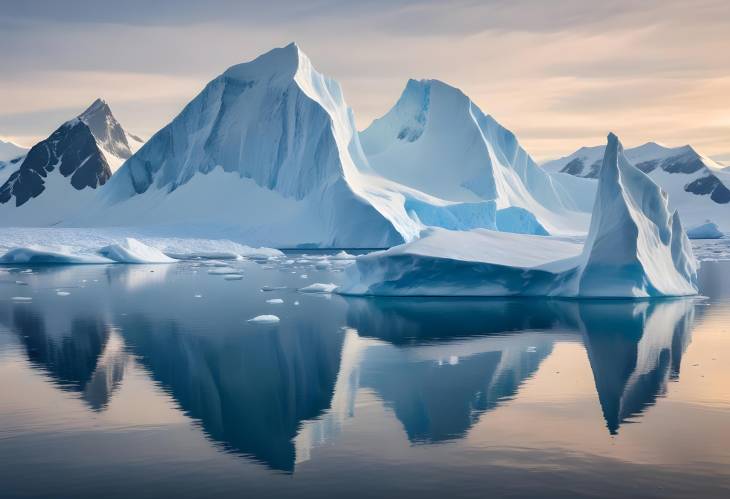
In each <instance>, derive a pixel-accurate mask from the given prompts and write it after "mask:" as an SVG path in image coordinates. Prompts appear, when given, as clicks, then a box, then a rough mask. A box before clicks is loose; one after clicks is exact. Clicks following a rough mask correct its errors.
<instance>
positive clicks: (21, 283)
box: [15, 281, 28, 286]
mask: <svg viewBox="0 0 730 499" xmlns="http://www.w3.org/2000/svg"><path fill="white" fill-rule="evenodd" d="M15 284H17V285H18V286H27V285H28V283H27V282H25V281H15Z"/></svg>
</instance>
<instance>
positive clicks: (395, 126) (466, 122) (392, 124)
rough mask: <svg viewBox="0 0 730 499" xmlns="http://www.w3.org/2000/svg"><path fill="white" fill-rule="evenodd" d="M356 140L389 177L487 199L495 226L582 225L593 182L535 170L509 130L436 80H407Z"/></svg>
mask: <svg viewBox="0 0 730 499" xmlns="http://www.w3.org/2000/svg"><path fill="white" fill-rule="evenodd" d="M360 140H361V142H362V146H363V150H364V152H365V154H366V156H367V159H368V161H369V163H370V165H371V166H372V167H373V169H375V170H376V171H377V172H378V173H379V174H381V175H383V176H385V177H387V178H389V179H392V180H394V181H396V182H399V183H401V184H404V185H407V186H409V187H412V188H415V189H418V190H420V191H422V192H425V193H427V194H430V195H432V196H436V197H439V198H442V199H446V200H449V201H456V202H484V201H493V202H494V203H495V205H496V209H497V228H498V229H499V230H502V231H508V232H525V233H535V234H544V233H546V232H548V233H551V234H573V233H580V232H583V233H585V231H586V230H587V227H588V220H589V214H588V212H589V211H590V208H591V201H590V199H591V195H592V193H593V192H594V191H595V186H592V185H590V182H585V181H578V182H576V181H575V179H568V178H565V176H563V175H551V174H548V173H546V172H545V171H544V170H542V169H540V168H539V167H538V166H537V165H536V164H535V162H534V161H533V160H532V158H531V157H530V155H529V154H528V153H527V152H526V151H525V150H524V149H523V148H522V147H521V146H520V144H519V142H518V141H517V138H516V137H515V135H514V134H513V133H512V132H510V131H509V130H507V129H506V128H504V127H503V126H501V125H500V124H499V123H498V122H497V121H496V120H494V118H492V117H491V116H489V115H486V114H484V113H483V112H482V111H481V110H480V109H479V107H478V106H477V105H476V104H474V102H473V101H472V100H471V99H469V98H468V97H467V96H466V95H464V94H463V93H462V92H461V91H460V90H459V89H457V88H454V87H452V86H449V85H447V84H445V83H443V82H440V81H438V80H421V81H415V80H410V81H409V82H408V84H407V85H406V88H405V90H404V91H403V93H402V94H401V96H400V98H399V100H398V102H397V103H396V104H395V106H394V107H393V108H392V109H391V110H390V111H389V112H388V113H387V114H386V115H385V116H383V117H382V118H379V119H377V120H375V121H374V122H373V124H372V125H370V126H369V127H368V128H367V129H366V130H364V131H363V132H361V134H360Z"/></svg>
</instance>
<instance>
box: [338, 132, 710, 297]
mask: <svg viewBox="0 0 730 499" xmlns="http://www.w3.org/2000/svg"><path fill="white" fill-rule="evenodd" d="M696 281H697V275H696V262H695V259H694V256H693V254H692V249H691V246H690V244H689V240H688V239H687V236H686V234H685V232H684V230H683V229H682V225H681V222H680V220H679V215H678V214H677V212H676V211H675V212H674V213H671V212H670V210H669V206H668V202H667V198H666V194H665V193H664V192H663V191H662V190H661V189H660V188H659V187H658V186H657V185H656V184H655V183H654V182H653V181H652V180H651V178H649V177H648V176H647V175H646V174H645V173H643V172H641V171H640V170H638V169H637V168H635V167H634V166H633V165H631V164H630V163H629V162H628V160H627V159H626V157H625V156H624V154H623V148H622V146H621V144H620V142H619V141H618V138H617V137H616V136H615V135H613V134H611V135H609V138H608V146H607V148H606V151H605V154H604V159H603V164H602V167H601V174H600V176H599V179H598V192H597V195H596V201H595V204H594V208H593V213H592V216H591V225H590V230H589V235H588V238H587V240H586V242H585V244H584V245H583V246H581V245H580V243H578V242H576V241H575V240H573V239H569V238H568V239H566V238H559V237H538V236H534V235H527V234H510V233H503V232H495V231H490V230H475V231H462V232H453V231H448V230H443V229H432V230H430V231H429V232H428V233H426V234H424V236H423V237H422V238H421V239H419V240H417V241H414V242H412V243H409V244H405V245H401V246H397V247H395V248H391V249H389V250H387V251H383V252H376V253H371V254H369V255H365V256H361V257H359V258H358V259H357V265H356V266H354V267H352V268H351V269H350V270H349V275H348V283H347V284H346V285H344V286H343V287H342V288H341V289H340V290H339V291H340V292H341V293H343V294H365V295H410V296H563V297H596V298H617V297H630V298H644V297H654V296H684V295H692V294H696V293H697V282H696Z"/></svg>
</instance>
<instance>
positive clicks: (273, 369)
mask: <svg viewBox="0 0 730 499" xmlns="http://www.w3.org/2000/svg"><path fill="white" fill-rule="evenodd" d="M125 269H126V267H125V266H120V267H119V270H117V269H111V270H110V269H107V270H105V272H106V274H105V275H106V276H107V278H108V279H109V281H108V283H109V285H110V286H116V287H118V288H119V289H120V291H119V292H121V293H122V295H120V296H119V297H115V299H108V300H107V301H106V302H103V300H104V297H102V296H99V295H97V294H95V293H91V294H89V295H88V300H86V301H81V300H80V301H77V302H72V301H66V302H64V306H63V307H61V308H59V307H56V308H48V307H46V308H39V306H37V305H36V303H35V302H34V303H29V304H22V305H9V306H8V307H7V308H2V309H0V323H3V324H5V325H7V326H8V328H9V329H11V330H12V331H14V332H15V334H16V335H17V337H18V338H19V339H20V341H21V343H22V345H23V346H24V349H25V354H26V355H27V357H28V359H29V360H30V362H31V363H32V365H34V366H37V367H38V368H39V369H41V370H43V371H44V372H45V373H47V374H48V375H49V376H50V377H51V379H53V380H54V382H55V383H56V384H57V385H58V386H60V387H62V388H63V389H65V390H72V391H75V392H78V393H81V395H82V397H83V399H84V400H85V401H86V402H87V403H88V404H89V406H90V407H91V408H93V409H94V410H100V409H103V408H104V407H105V406H106V405H107V404H108V402H109V399H110V397H111V395H112V393H113V391H114V390H115V387H117V386H118V385H119V383H120V381H121V380H122V377H123V375H124V371H125V366H126V365H127V358H128V353H127V352H129V354H133V355H135V356H136V357H137V358H138V364H139V365H141V366H143V367H144V369H145V370H146V372H147V373H148V374H149V376H150V377H151V378H152V379H153V380H154V381H155V382H156V383H157V384H159V385H160V386H161V387H162V388H163V389H164V390H165V391H166V392H168V393H169V394H170V395H171V396H172V397H173V398H174V399H175V400H176V402H177V404H178V405H179V407H180V409H181V410H182V411H183V412H184V413H185V414H187V415H188V416H189V417H191V418H193V419H194V420H195V421H196V422H197V424H198V425H199V426H200V428H201V429H202V431H203V432H204V433H205V434H206V435H207V436H208V437H209V438H210V439H211V440H212V441H214V442H216V443H218V444H220V445H221V446H222V447H223V448H225V449H226V450H227V451H229V452H233V453H236V454H241V455H246V456H250V457H251V458H253V459H255V460H256V461H258V462H260V463H264V464H266V465H267V466H269V467H270V468H272V469H275V470H282V471H287V472H290V471H292V470H293V469H294V467H295V465H296V463H297V462H301V461H304V460H307V459H310V457H311V450H312V448H314V447H315V446H318V445H321V444H323V443H326V442H328V441H331V440H332V439H334V438H335V437H336V436H337V435H338V434H339V433H340V432H341V431H342V427H343V422H344V421H345V420H346V419H347V418H350V417H352V416H353V414H354V413H355V410H356V406H355V398H356V395H357V393H358V391H359V390H361V389H367V390H369V391H371V392H372V393H374V394H376V395H377V396H378V397H379V398H380V399H381V400H382V401H383V403H384V404H385V405H386V407H388V408H389V409H390V410H391V411H392V413H393V414H394V415H395V417H397V418H398V420H399V421H400V422H401V424H402V425H403V428H404V430H405V432H406V434H407V437H408V439H409V440H410V441H411V442H414V443H435V442H441V441H446V440H450V439H458V438H463V437H464V436H465V435H466V434H467V433H468V432H469V430H470V428H472V427H473V425H474V424H475V423H476V422H477V421H478V420H479V419H480V418H482V417H484V416H485V415H486V414H487V413H488V412H489V411H493V410H498V408H499V407H500V406H501V405H503V404H504V403H506V402H508V401H509V400H511V399H512V398H514V397H516V396H519V395H518V393H519V390H520V387H521V385H523V384H524V383H525V381H526V380H528V379H530V378H531V377H532V376H534V375H535V374H536V373H537V372H538V370H539V368H540V365H541V363H542V362H543V361H544V360H545V359H546V358H547V357H549V356H550V354H551V353H552V351H553V348H554V345H555V344H556V343H557V342H561V341H571V342H580V341H582V342H584V344H585V347H586V350H587V353H588V358H589V360H590V364H591V368H592V370H593V376H594V379H595V386H596V390H597V393H598V399H599V401H600V405H601V408H602V410H603V416H604V418H605V421H606V425H607V426H608V429H609V431H610V432H611V433H616V432H617V431H618V429H619V427H620V425H621V424H622V423H623V422H626V421H629V420H632V419H635V418H636V416H637V415H639V414H641V413H642V411H644V410H645V409H646V407H648V406H650V405H652V404H654V403H655V402H656V399H657V397H659V396H661V395H662V394H664V393H665V391H666V387H667V382H668V381H669V380H670V379H673V378H676V377H677V376H678V373H679V366H680V361H681V357H682V354H683V352H684V350H685V348H686V346H687V344H688V342H689V339H690V332H691V329H692V325H693V320H694V312H693V310H694V302H693V301H692V300H671V301H661V302H631V301H592V302H584V301H557V300H529V299H519V300H515V299H512V300H498V299H493V300H469V299H459V300H448V299H414V298H404V299H393V298H391V299H369V298H347V299H344V298H340V297H335V298H333V299H331V300H317V299H315V298H312V301H310V302H309V305H308V306H309V308H308V310H302V309H304V307H293V308H292V310H296V312H288V313H292V314H294V313H298V314H300V315H298V316H293V317H296V318H297V320H294V319H291V320H288V321H285V320H282V323H281V324H280V325H279V326H276V327H271V328H248V329H246V328H244V326H243V325H242V322H243V320H239V319H236V318H233V316H232V311H233V310H235V307H236V306H237V305H236V303H237V302H234V301H231V302H230V303H229V302H224V303H215V302H209V303H207V304H206V305H205V307H204V308H200V309H196V310H197V312H194V311H187V310H181V309H180V308H179V305H178V303H177V302H176V299H175V298H174V297H173V298H170V299H169V300H167V301H165V300H164V299H163V297H162V296H159V295H151V294H149V295H144V294H143V293H144V292H145V291H147V292H149V293H157V292H158V291H155V289H154V288H155V286H152V285H150V286H147V284H154V285H157V284H159V286H160V289H163V288H162V286H165V285H166V284H165V275H164V272H168V278H169V274H170V273H172V272H173V271H172V270H167V271H163V272H160V275H156V274H157V272H156V271H155V272H150V270H156V269H151V268H144V267H135V268H130V269H129V270H125ZM130 272H133V273H135V274H134V277H132V274H131V273H130ZM153 276H154V277H153ZM206 278H207V277H206ZM210 279H213V278H212V277H211V278H210ZM199 282H200V281H199ZM199 282H196V284H195V286H198V285H200V284H199ZM206 282H207V281H206ZM165 289H166V288H165ZM196 289H197V288H196ZM150 290H152V291H150ZM170 293H172V290H170ZM185 293H186V294H185V296H192V295H193V292H192V291H191V290H186V291H185ZM256 293H258V286H257V289H256ZM152 296H154V297H155V300H151V299H150V297H152ZM158 296H159V298H158ZM221 296H225V297H228V296H233V295H231V294H230V293H228V294H226V295H221ZM254 298H255V299H256V300H258V301H259V302H262V301H263V299H262V298H261V297H260V296H259V294H257V295H256V296H255V297H254ZM230 299H231V300H234V299H238V298H236V297H235V296H234V297H233V298H230ZM94 300H96V301H97V302H98V303H96V302H94ZM74 306H75V307H77V309H74V308H73V307H74ZM109 307H111V308H114V307H120V310H122V308H121V307H124V308H123V310H124V313H112V312H107V313H106V314H105V313H102V312H101V311H102V310H107V309H108V308H109ZM279 310H286V309H284V308H281V309H279ZM333 310H334V312H333ZM323 311H329V312H328V313H322V312H323ZM247 313H248V312H247ZM199 314H203V316H202V317H201V316H200V315H199ZM229 315H230V316H231V317H228V316H229ZM111 316H114V317H116V319H115V320H116V321H117V323H116V325H114V326H112V325H110V321H109V320H108V319H107V318H106V317H111ZM201 324H202V325H203V326H201ZM201 328H202V329H201Z"/></svg>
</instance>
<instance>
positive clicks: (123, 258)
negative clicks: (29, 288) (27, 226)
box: [0, 238, 177, 265]
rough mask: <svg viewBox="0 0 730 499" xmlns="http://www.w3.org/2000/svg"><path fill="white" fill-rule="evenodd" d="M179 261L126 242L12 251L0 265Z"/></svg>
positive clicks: (139, 243)
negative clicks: (96, 246)
mask: <svg viewBox="0 0 730 499" xmlns="http://www.w3.org/2000/svg"><path fill="white" fill-rule="evenodd" d="M176 261H177V260H175V259H174V258H170V257H169V256H167V255H165V254H164V253H163V252H162V251H160V250H158V249H157V248H153V247H152V246H148V245H146V244H144V243H142V242H140V241H138V240H136V239H133V238H126V239H125V240H124V241H123V242H121V243H112V244H109V245H107V246H103V247H101V248H99V249H97V250H94V249H91V248H89V247H78V246H77V247H70V246H63V245H54V246H39V245H30V246H27V247H17V248H12V249H10V250H9V251H7V252H6V253H5V254H3V255H2V256H0V264H4V265H8V264H19V263H24V264H28V265H80V264H105V263H174V262H176Z"/></svg>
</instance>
